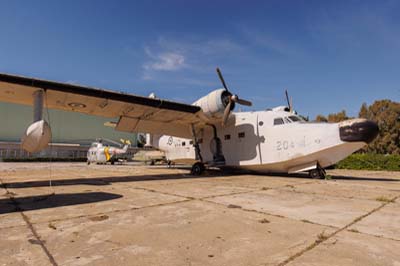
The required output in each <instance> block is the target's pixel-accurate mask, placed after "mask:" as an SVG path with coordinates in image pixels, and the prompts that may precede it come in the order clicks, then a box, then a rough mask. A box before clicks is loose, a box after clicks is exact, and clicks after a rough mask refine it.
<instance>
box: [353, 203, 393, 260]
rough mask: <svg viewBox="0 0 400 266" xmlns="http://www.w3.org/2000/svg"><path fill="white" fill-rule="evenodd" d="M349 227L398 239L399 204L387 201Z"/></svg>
mask: <svg viewBox="0 0 400 266" xmlns="http://www.w3.org/2000/svg"><path fill="white" fill-rule="evenodd" d="M349 229H350V230H356V231H359V232H362V233H366V234H371V235H375V236H382V237H386V238H391V239H395V240H398V241H400V205H398V204H392V203H389V204H387V205H386V206H384V207H383V208H382V209H380V210H379V211H377V212H375V213H373V214H371V215H369V216H368V217H366V218H364V219H362V220H361V221H360V222H358V223H356V224H354V225H353V226H351V227H350V228H349ZM399 257H400V250H399Z"/></svg>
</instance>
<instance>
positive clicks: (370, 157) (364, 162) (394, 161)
mask: <svg viewBox="0 0 400 266" xmlns="http://www.w3.org/2000/svg"><path fill="white" fill-rule="evenodd" d="M335 168H336V169H353V170H387V171H400V155H395V154H392V155H388V154H386V155H384V154H374V153H364V154H361V153H360V154H359V153H357V154H352V155H350V156H349V157H347V158H346V159H344V160H342V161H340V162H338V163H337V164H336V165H335Z"/></svg>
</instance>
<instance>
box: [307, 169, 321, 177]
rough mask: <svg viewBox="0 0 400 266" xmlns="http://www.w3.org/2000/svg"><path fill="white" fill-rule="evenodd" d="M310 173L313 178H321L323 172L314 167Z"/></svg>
mask: <svg viewBox="0 0 400 266" xmlns="http://www.w3.org/2000/svg"><path fill="white" fill-rule="evenodd" d="M309 175H310V177H311V178H312V179H321V178H322V177H323V175H321V172H320V170H319V169H313V170H311V171H310V172H309Z"/></svg>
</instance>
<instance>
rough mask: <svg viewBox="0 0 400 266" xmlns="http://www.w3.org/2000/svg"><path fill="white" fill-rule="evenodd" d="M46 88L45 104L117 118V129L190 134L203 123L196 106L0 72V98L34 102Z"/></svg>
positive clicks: (14, 101) (203, 117) (16, 101)
mask: <svg viewBox="0 0 400 266" xmlns="http://www.w3.org/2000/svg"><path fill="white" fill-rule="evenodd" d="M37 90H43V91H45V92H46V93H45V105H44V106H45V107H47V108H49V109H59V110H64V111H72V112H80V113H84V114H88V115H96V116H102V117H109V118H115V119H118V122H117V124H116V126H115V129H116V130H119V131H126V132H147V133H153V134H166V135H171V136H177V137H183V138H191V137H192V125H194V126H195V128H196V129H199V128H201V127H203V126H204V124H205V122H206V117H205V116H204V114H203V112H202V110H201V108H200V107H198V106H194V105H190V104H184V103H177V102H172V101H166V100H161V99H153V98H149V97H143V96H137V95H132V94H126V93H120V92H115V91H110V90H103V89H98V88H92V87H86V86H80V85H75V84H68V83H60V82H54V81H48V80H42V79H35V78H27V77H22V76H15V75H9V74H1V73H0V101H2V102H9V103H16V104H24V105H33V94H34V92H35V91H37Z"/></svg>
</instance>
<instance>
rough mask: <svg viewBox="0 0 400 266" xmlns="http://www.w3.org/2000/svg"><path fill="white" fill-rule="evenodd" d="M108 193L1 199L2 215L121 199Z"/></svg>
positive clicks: (119, 196)
mask: <svg viewBox="0 0 400 266" xmlns="http://www.w3.org/2000/svg"><path fill="white" fill-rule="evenodd" d="M121 197H122V195H119V194H113V193H106V192H89V193H68V194H50V195H38V196H27V197H20V198H14V197H13V198H12V199H0V214H5V213H12V212H20V211H32V210H39V209H48V208H55V207H63V206H71V205H79V204H86V203H95V202H100V201H106V200H113V199H118V198H121Z"/></svg>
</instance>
